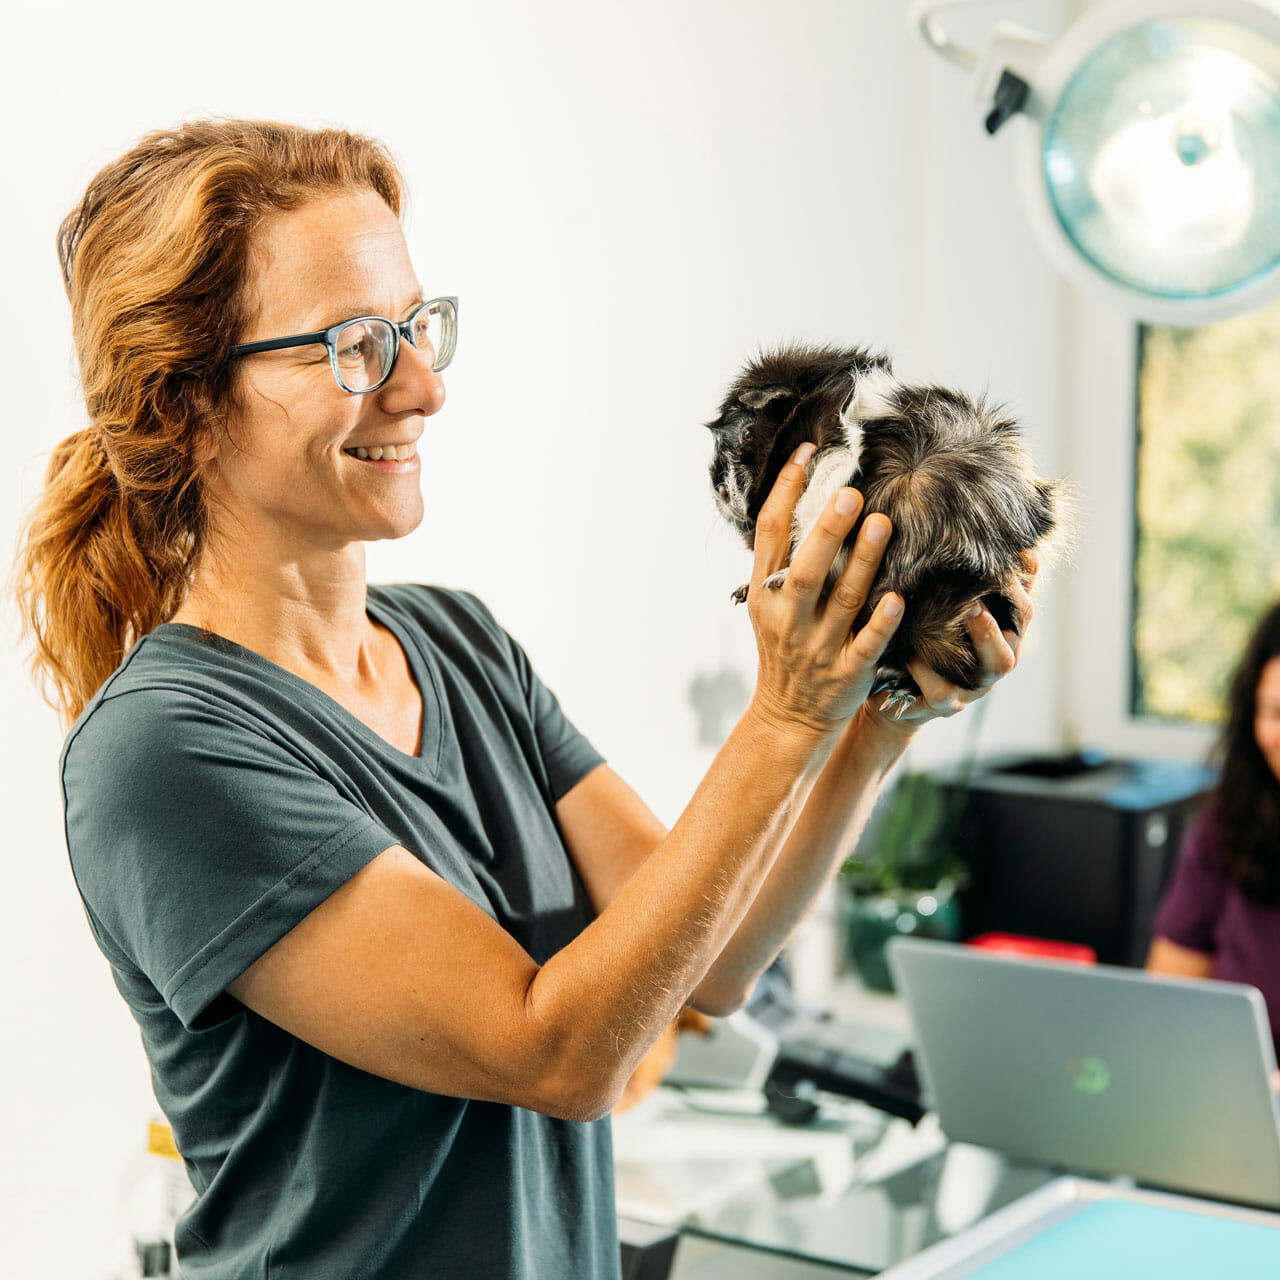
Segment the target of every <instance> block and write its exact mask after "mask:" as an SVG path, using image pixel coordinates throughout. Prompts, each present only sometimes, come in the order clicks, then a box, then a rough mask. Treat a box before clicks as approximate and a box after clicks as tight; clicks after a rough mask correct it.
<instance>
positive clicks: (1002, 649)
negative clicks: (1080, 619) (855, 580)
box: [863, 551, 1040, 732]
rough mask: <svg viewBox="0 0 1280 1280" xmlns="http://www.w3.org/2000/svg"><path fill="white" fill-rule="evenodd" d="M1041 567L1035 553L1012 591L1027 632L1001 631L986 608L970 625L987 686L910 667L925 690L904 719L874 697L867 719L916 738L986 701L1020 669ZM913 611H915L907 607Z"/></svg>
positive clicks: (1027, 559) (1012, 582) (882, 699)
mask: <svg viewBox="0 0 1280 1280" xmlns="http://www.w3.org/2000/svg"><path fill="white" fill-rule="evenodd" d="M1039 567H1040V562H1039V559H1038V558H1037V556H1036V554H1035V552H1034V551H1027V552H1025V553H1024V554H1023V572H1022V573H1020V574H1017V575H1014V576H1013V577H1012V578H1011V580H1010V584H1009V587H1008V592H1007V594H1008V596H1009V599H1010V600H1012V602H1013V604H1014V605H1015V606H1016V608H1017V611H1018V615H1019V617H1020V619H1021V624H1022V627H1021V631H1001V630H1000V626H999V624H998V623H997V622H996V620H995V618H994V617H992V615H991V613H990V611H989V610H988V609H987V608H986V607H985V606H980V607H979V611H978V613H977V614H976V615H975V616H973V617H972V618H970V619H969V620H968V621H967V623H966V624H965V625H966V626H967V628H968V631H969V638H970V640H972V641H973V647H974V649H975V650H976V651H977V654H978V659H979V661H980V662H981V663H982V673H983V676H982V682H981V683H980V684H979V685H978V687H977V688H976V689H962V688H960V687H959V686H958V685H955V684H952V683H951V681H950V680H947V679H945V678H944V677H943V676H940V675H939V674H938V673H937V672H936V671H934V670H932V669H931V668H929V667H926V666H922V665H921V664H920V663H917V662H908V663H907V670H908V671H910V672H911V677H912V679H913V680H914V681H915V682H916V684H917V685H919V686H920V697H918V698H917V699H916V700H915V701H914V702H913V703H912V704H911V706H910V707H909V708H907V709H906V710H904V711H903V712H902V714H901V715H900V716H894V715H893V714H892V713H891V712H888V711H885V710H884V709H883V704H884V703H885V702H886V701H887V700H888V695H887V694H885V695H876V696H874V697H870V698H868V699H867V701H866V702H865V703H864V704H863V711H864V713H865V714H869V715H871V716H873V717H874V718H875V719H876V720H877V721H880V722H883V724H884V725H885V726H886V727H893V726H897V727H898V728H899V729H901V730H906V731H908V732H914V730H915V729H917V728H918V727H919V726H920V725H922V724H924V723H926V722H927V721H929V720H939V719H944V718H945V717H947V716H953V715H955V714H956V712H957V711H963V710H964V708H965V707H967V706H968V705H969V704H970V703H972V702H976V701H977V700H978V699H979V698H982V697H985V696H986V694H987V693H988V691H989V690H990V689H992V688H993V687H994V686H995V685H996V684H997V683H998V682H999V681H1000V680H1003V679H1004V677H1005V676H1007V675H1008V674H1009V672H1010V671H1012V670H1013V669H1014V667H1016V666H1017V665H1018V653H1019V651H1020V649H1021V647H1022V642H1023V641H1024V640H1025V639H1026V635H1027V628H1028V627H1029V626H1030V624H1031V615H1032V613H1033V612H1034V606H1033V605H1032V603H1031V597H1030V595H1029V594H1028V588H1029V587H1030V586H1031V584H1032V582H1033V581H1034V580H1035V576H1036V573H1037V571H1038V570H1039ZM907 608H908V610H909V609H910V608H911V602H910V600H908V601H907Z"/></svg>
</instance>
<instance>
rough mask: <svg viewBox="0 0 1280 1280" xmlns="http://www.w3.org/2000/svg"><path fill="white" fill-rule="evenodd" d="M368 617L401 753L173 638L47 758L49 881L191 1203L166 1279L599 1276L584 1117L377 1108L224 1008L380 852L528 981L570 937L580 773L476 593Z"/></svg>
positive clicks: (606, 1211) (605, 1243) (384, 595)
mask: <svg viewBox="0 0 1280 1280" xmlns="http://www.w3.org/2000/svg"><path fill="white" fill-rule="evenodd" d="M368 611H369V615H370V617H372V618H374V619H375V620H376V621H378V622H380V623H383V624H384V625H385V626H387V627H389V628H390V629H391V631H392V632H394V634H395V635H396V637H397V638H398V639H399V641H400V643H401V645H402V646H403V648H404V651H405V654H406V655H407V658H408V661H409V665H410V668H411V670H412V672H413V676H414V679H415V680H416V682H417V684H418V687H419V689H420V690H421V692H422V701H423V726H422V742H421V748H420V752H419V754H418V755H417V756H407V755H405V754H403V753H402V752H400V751H397V750H396V749H395V748H394V747H392V746H391V745H390V744H389V743H387V742H385V741H384V740H383V739H382V738H380V737H379V736H378V735H377V734H375V733H374V732H373V731H372V730H370V729H369V728H367V727H366V726H365V725H364V724H363V723H362V722H361V721H359V720H358V719H356V717H354V716H353V715H351V714H350V713H349V712H347V711H346V710H345V709H344V708H343V707H341V706H339V705H338V704H337V703H336V702H334V701H333V700H332V699H330V698H329V697H328V696H327V695H325V694H323V693H321V692H320V691H319V690H318V689H316V688H315V687H314V686H312V685H310V684H308V683H307V682H306V681H304V680H301V679H299V678H298V677H296V676H294V675H292V674H290V673H289V672H287V671H285V670H283V669H282V668H280V667H278V666H276V665H275V664H274V663H272V662H268V661H267V660H266V659H264V658H261V657H259V656H258V655H256V654H254V653H251V652H249V651H248V650H246V649H243V648H241V647H240V646H238V645H235V644H232V643H230V642H229V641H226V640H222V639H219V638H217V637H215V636H211V635H208V634H207V633H204V632H201V631H199V630H197V629H195V628H192V627H187V626H181V625H175V624H166V625H164V626H161V627H158V628H156V630H155V631H153V632H152V633H151V634H150V635H148V636H146V637H145V638H144V639H143V640H141V641H140V642H139V643H138V644H137V645H136V646H135V647H134V648H133V649H132V651H131V652H130V653H129V655H128V657H127V658H126V659H125V661H124V662H123V663H122V664H121V665H120V667H119V668H118V669H117V670H116V672H115V673H114V674H113V675H112V676H111V678H110V679H109V680H108V681H107V683H106V684H105V685H104V686H103V687H102V689H101V690H99V692H98V693H97V695H96V696H95V697H94V699H93V701H92V702H91V703H90V705H89V706H88V707H87V708H86V709H85V712H84V714H83V715H82V716H81V717H80V719H79V720H78V721H77V722H76V724H75V726H74V727H73V728H72V731H71V733H70V735H69V737H68V739H67V744H66V747H65V748H64V751H63V762H62V776H63V788H64V794H65V799H66V815H67V847H68V849H69V851H70V855H71V864H72V868H73V870H74V872H75V876H76V881H77V883H78V885H79V887H80V892H81V895H82V897H83V899H84V904H85V910H86V912H87V914H88V917H89V922H90V925H91V926H92V928H93V932H94V935H95V937H96V938H97V941H98V944H99V946H100V947H101V948H102V950H103V952H104V953H105V955H106V957H107V959H108V960H109V961H110V962H111V968H112V973H113V976H114V978H115V982H116V985H117V987H118V988H119V989H120V992H121V994H122V995H123V996H124V998H125V1000H126V1001H128V1004H129V1007H130V1009H131V1010H132V1011H133V1015H134V1017H135V1018H136V1019H137V1022H138V1025H139V1027H140V1028H141V1031H142V1041H143V1045H144V1046H145V1048H146V1052H147V1057H148V1059H149V1060H150V1063H151V1070H152V1079H153V1083H154V1087H155V1092H156V1098H157V1100H158V1101H159V1103H160V1105H161V1107H162V1108H163V1110H164V1112H165V1114H166V1115H167V1116H168V1118H169V1120H170V1122H171V1123H172V1125H173V1130H174V1136H175V1138H176V1140H177V1144H178V1148H179V1150H181V1152H182V1154H183V1157H184V1159H185V1161H186V1165H187V1170H188V1172H189V1174H190V1176H191V1180H192V1183H193V1184H194V1186H195V1188H196V1191H197V1193H198V1194H197V1198H196V1200H195V1202H194V1204H193V1206H192V1208H191V1209H190V1211H189V1212H188V1213H187V1214H186V1215H185V1216H184V1217H183V1219H182V1220H181V1222H180V1224H179V1227H178V1231H177V1243H178V1252H179V1258H180V1261H181V1265H182V1271H183V1275H184V1276H185V1277H187V1280H223V1278H226V1280H231V1277H235V1280H242V1278H244V1277H266V1276H273V1277H275V1276H285V1277H288V1276H297V1277H300V1278H301V1277H305V1278H306V1280H314V1278H315V1277H341V1278H342V1280H357V1278H358V1277H368V1278H369V1280H375V1278H376V1280H410V1277H412V1278H413V1280H427V1278H428V1277H429V1278H430V1280H435V1278H436V1277H454V1276H456V1277H465V1278H466V1280H477V1277H485V1278H486V1280H489V1278H494V1280H496V1278H499V1277H522V1278H528V1280H547V1278H549V1277H555V1278H560V1277H570V1276H572V1277H579V1276H581V1277H591V1278H592V1280H595V1278H596V1277H602V1276H603V1277H608V1276H610V1275H616V1274H617V1271H618V1266H619V1256H618V1243H617V1226H616V1218H615V1210H614V1201H613V1169H612V1159H611V1149H610V1141H609V1125H608V1121H607V1120H602V1121H598V1122H596V1123H593V1124H581V1123H576V1122H572V1121H565V1120H556V1119H552V1118H551V1117H548V1116H544V1115H540V1114H538V1113H536V1112H533V1111H526V1110H523V1109H521V1108H519V1107H510V1106H503V1105H500V1104H496V1103H490V1102H475V1101H469V1100H466V1099H460V1098H451V1097H445V1096H442V1095H438V1094H432V1093H426V1092H422V1091H420V1090H416V1089H411V1088H408V1087H406V1086H404V1085H399V1084H394V1083H392V1082H390V1081H388V1080H384V1079H382V1078H380V1077H378V1076H374V1075H370V1074H368V1073H366V1072H363V1071H359V1070H357V1069H355V1068H354V1067H350V1066H347V1065H345V1064H344V1063H342V1062H339V1061H337V1060H336V1059H334V1058H331V1057H329V1056H327V1055H326V1054H324V1053H321V1052H319V1051H318V1050H316V1049H314V1048H312V1047H311V1046H310V1045H307V1044H305V1043H303V1042H302V1041H300V1040H297V1039H295V1038H294V1037H292V1036H290V1035H288V1034H287V1033H285V1032H284V1031H282V1030H281V1029H280V1028H278V1027H276V1026H275V1025H273V1024H272V1023H270V1022H268V1021H266V1020H265V1019H263V1018H260V1017H258V1016H257V1015H256V1014H254V1013H252V1012H250V1011H249V1010H247V1009H245V1008H244V1007H243V1006H242V1005H240V1004H239V1003H238V1002H237V1001H235V1000H234V999H233V998H232V997H230V996H228V995H227V994H226V987H227V985H228V983H230V982H231V981H232V980H233V979H234V978H235V977H237V976H238V975H239V974H241V973H243V972H244V971H245V969H246V968H248V966H249V965H251V964H252V963H253V962H254V961H255V960H256V959H257V958H258V957H259V956H261V955H262V954H263V952H265V951H266V950H267V949H268V948H269V947H270V946H271V945H272V944H273V943H275V942H276V941H277V940H278V939H279V938H281V937H282V936H283V935H284V934H285V933H287V932H288V931H289V930H290V929H291V928H293V926H294V925H296V924H297V923H298V922H299V921H300V920H302V919H303V917H304V916H306V915H307V914H308V913H309V912H310V911H311V910H312V909H313V908H314V907H316V906H317V905H319V903H321V902H323V901H324V900H325V899H326V898H327V897H328V896H329V895H330V894H331V893H332V892H333V891H334V890H335V889H337V888H338V887H339V886H340V885H342V884H343V883H344V882H346V881H347V880H348V879H350V877H351V876H352V875H354V874H355V872H357V871H358V870H359V869H360V868H361V867H363V866H364V865H365V864H367V863H368V862H369V861H371V860H372V859H373V858H375V857H376V856H377V855H378V854H379V853H381V852H382V851H383V850H384V849H387V848H389V847H390V846H391V845H394V844H400V845H403V846H404V847H405V848H406V849H408V850H410V851H411V852H412V853H414V854H415V855H416V856H418V857H419V858H421V859H422V861H423V862H424V863H426V864H427V865H428V866H429V867H431V868H432V870H434V871H436V872H437V873H438V874H439V875H441V876H442V877H443V878H444V879H445V880H447V881H448V882H449V883H450V884H452V885H454V886H455V887H456V888H458V889H459V890H461V891H462V892H463V893H465V894H466V895H467V896H468V897H469V898H471V899H472V900H473V901H474V902H476V903H477V904H479V905H480V906H481V907H482V908H484V910H486V911H488V912H489V914H490V915H492V916H493V917H494V918H495V919H496V920H498V922H499V923H500V924H501V925H502V926H503V928H505V929H506V930H508V931H509V932H510V933H511V934H512V936H513V937H515V938H516V939H517V940H518V941H519V942H520V944H521V945H522V946H523V947H524V948H525V949H526V950H527V951H528V952H529V954H530V955H531V956H532V957H533V958H534V959H535V960H536V961H539V962H542V961H545V960H546V959H548V958H549V957H550V956H551V955H552V954H553V953H554V952H556V951H557V950H559V949H560V948H561V947H563V946H564V945H565V944H566V943H568V942H569V941H570V940H571V939H572V938H573V937H574V936H575V935H576V934H577V933H579V932H580V931H581V930H582V928H583V927H584V926H585V925H586V924H587V922H588V920H589V919H590V908H589V905H588V902H587V899H586V896H585V894H584V892H583V889H582V885H581V882H580V881H579V879H578V877H577V875H576V874H575V872H574V869H573V866H572V864H571V862H570V860H569V857H568V854H567V852H566V850H565V846H564V842H563V839H562V837H561V835H560V831H559V828H558V827H557V825H556V821H555V813H554V808H553V806H554V804H555V802H556V800H557V799H559V798H560V797H561V796H562V795H564V793H565V792H566V791H568V790H569V789H570V788H571V787H572V786H573V785H574V784H575V783H576V782H578V781H579V780H580V779H581V778H583V777H584V776H585V775H586V774H587V773H588V772H590V770H591V769H593V768H594V767H595V766H596V765H597V764H599V763H600V756H599V755H598V754H597V753H596V752H595V750H594V749H593V748H592V747H591V745H590V744H589V743H588V742H587V741H586V739H585V738H583V737H582V736H581V734H579V733H578V732H577V730H576V729H574V727H573V726H572V725H571V724H570V723H569V721H568V720H567V719H566V718H565V716H564V714H563V712H562V711H561V710H560V706H559V704H558V703H557V702H556V700H555V698H554V697H553V696H552V694H551V693H550V692H549V691H548V690H547V689H546V687H545V686H544V685H543V684H542V683H541V682H540V681H539V680H538V678H537V676H536V675H535V674H534V672H533V670H532V668H531V667H530V665H529V661H528V658H527V657H526V656H525V654H524V652H523V651H522V650H521V649H520V647H519V646H518V645H517V644H516V643H515V642H514V641H513V640H512V639H511V638H510V637H509V636H508V635H507V634H506V632H505V631H503V629H502V628H501V627H500V626H499V625H498V624H497V623H496V622H495V621H494V619H493V617H492V615H491V614H490V613H489V612H488V611H487V610H486V609H485V608H484V606H483V605H481V604H480V603H479V601H477V600H476V599H475V598H474V597H472V596H468V595H464V594H461V593H457V592H449V591H443V590H439V589H435V588H426V587H416V586H397V587H383V588H370V590H369V596H368ZM423 924H424V928H429V927H430V921H424V922H423ZM88 1053H89V1056H90V1057H91V1053H92V1050H91V1049H89V1051H88Z"/></svg>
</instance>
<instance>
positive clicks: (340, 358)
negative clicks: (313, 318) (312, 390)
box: [227, 298, 458, 396]
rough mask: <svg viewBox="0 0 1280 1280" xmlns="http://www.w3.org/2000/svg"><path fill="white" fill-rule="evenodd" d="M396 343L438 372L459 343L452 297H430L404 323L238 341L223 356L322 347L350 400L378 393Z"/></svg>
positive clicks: (352, 323)
mask: <svg viewBox="0 0 1280 1280" xmlns="http://www.w3.org/2000/svg"><path fill="white" fill-rule="evenodd" d="M401 338H404V340H405V341H406V342H408V343H410V344H411V345H412V346H413V347H415V348H417V350H419V351H421V352H424V353H429V354H430V356H431V367H432V368H433V369H434V370H435V371H436V373H439V372H441V370H443V369H444V368H445V367H446V366H447V365H448V363H449V361H450V360H452V359H453V351H454V348H455V347H456V346H457V343H458V300H457V298H432V299H431V301H430V302H424V303H423V304H422V305H421V306H419V307H415V308H414V310H413V313H412V314H411V315H410V316H409V318H408V319H407V320H403V321H401V322H400V323H399V324H397V323H396V322H395V321H394V320H388V319H386V318H385V317H384V316H356V317H355V318H354V319H353V320H343V321H342V322H341V323H340V324H335V325H330V327H329V328H327V329H317V330H316V331H315V332H314V333H296V334H294V335H293V336H292V337H290V338H269V339H267V341H265V342H242V343H240V344H239V345H238V346H234V347H232V348H231V350H230V351H229V352H227V355H228V357H235V356H251V355H254V354H255V353H256V352H259V351H282V350H283V349H284V348H285V347H305V346H309V345H310V344H311V343H313V342H323V343H324V345H325V348H326V350H327V351H328V352H329V367H330V368H331V369H332V370H333V376H334V378H335V379H336V380H337V383H338V386H340V387H341V388H342V389H343V391H348V392H350V393H351V394H352V395H353V396H364V395H368V394H369V392H370V391H377V389H378V388H379V387H380V386H382V384H383V383H384V382H386V380H387V379H388V378H389V377H390V376H391V370H392V369H394V368H395V364H396V357H397V356H398V355H399V354H400V339H401Z"/></svg>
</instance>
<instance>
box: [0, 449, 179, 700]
mask: <svg viewBox="0 0 1280 1280" xmlns="http://www.w3.org/2000/svg"><path fill="white" fill-rule="evenodd" d="M140 517H142V518H141V519H140ZM148 524H150V525H151V526H152V527H151V528H150V529H148V527H147V526H148ZM156 532H157V531H156V530H155V528H154V522H153V521H148V520H147V519H146V518H145V507H144V506H142V505H140V504H137V503H135V502H131V501H130V499H129V496H128V495H127V494H126V492H125V490H124V489H123V488H122V486H121V484H120V481H119V480H118V478H117V476H116V473H115V471H114V469H113V468H112V466H111V462H110V459H109V457H108V455H107V450H106V448H105V447H104V445H103V443H102V440H101V438H100V434H99V432H98V431H97V429H96V428H93V427H88V428H86V429H85V430H83V431H77V432H76V433H75V434H74V435H72V436H69V437H68V438H67V439H66V440H64V441H63V442H62V443H61V444H60V445H58V447H57V448H56V449H54V451H53V454H52V456H51V457H50V459H49V466H48V470H47V471H46V473H45V487H44V491H43V493H42V494H41V496H40V499H39V501H38V502H37V504H36V506H35V508H34V510H33V511H32V513H31V515H30V517H29V519H28V521H27V524H26V527H25V530H24V536H23V539H22V542H21V544H20V551H19V556H18V563H17V573H16V575H15V584H14V585H15V595H16V596H17V599H18V605H19V609H20V611H21V615H22V620H23V622H24V624H25V625H26V628H27V631H28V632H29V634H30V635H31V637H32V640H33V652H32V669H33V673H34V674H35V676H36V679H37V682H38V683H39V684H40V685H41V686H42V691H43V692H44V695H45V697H46V698H47V699H48V701H49V702H50V703H52V704H53V705H54V706H55V707H56V708H57V709H58V711H59V712H60V713H61V715H62V717H63V719H64V720H65V721H66V722H67V723H70V722H71V721H73V720H74V719H75V718H76V716H78V715H79V714H80V712H81V711H82V710H83V708H84V706H85V704H86V703H87V702H88V701H89V699H90V698H91V697H92V696H93V693H94V691H95V690H96V689H97V688H98V686H99V685H101V684H102V682H103V681H104V680H105V679H106V678H107V677H108V676H109V675H110V674H111V672H112V671H114V670H115V668H116V666H117V665H119V663H120V661H121V659H122V658H123V657H124V655H125V653H127V652H128V650H129V648H130V647H131V646H132V644H133V643H134V641H135V640H137V639H138V638H139V637H140V636H143V635H145V634H146V633H147V632H148V631H150V630H151V629H152V628H153V627H155V626H157V625H158V624H159V623H161V622H163V621H164V620H165V618H167V617H168V616H169V615H170V614H171V613H172V612H173V611H174V609H176V608H177V606H178V604H179V603H180V602H181V598H182V595H183V592H184V590H185V585H186V577H187V572H188V564H187V557H186V556H184V555H183V554H182V553H181V550H180V548H181V547H182V546H183V545H184V544H185V546H186V547H187V549H188V550H190V551H193V550H194V549H195V547H196V545H198V541H199V538H198V532H197V530H191V531H189V534H188V537H187V538H185V539H183V538H181V537H179V538H177V539H174V544H176V545H166V542H167V540H166V539H164V538H163V537H161V538H157V537H156V536H155V534H156ZM175 551H176V552H177V554H175Z"/></svg>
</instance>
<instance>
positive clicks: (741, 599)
mask: <svg viewBox="0 0 1280 1280" xmlns="http://www.w3.org/2000/svg"><path fill="white" fill-rule="evenodd" d="M749 585H750V584H748V583H746V582H744V583H743V584H742V586H740V587H739V588H738V589H737V590H736V591H733V592H731V593H730V595H729V599H730V600H732V601H733V603H734V604H746V603H747V588H748V586H749Z"/></svg>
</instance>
